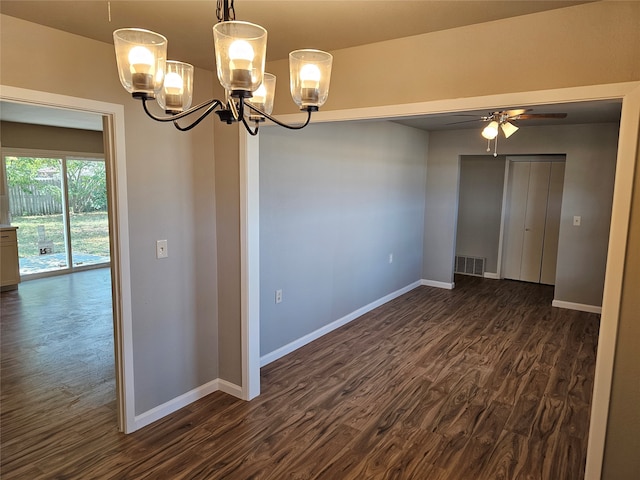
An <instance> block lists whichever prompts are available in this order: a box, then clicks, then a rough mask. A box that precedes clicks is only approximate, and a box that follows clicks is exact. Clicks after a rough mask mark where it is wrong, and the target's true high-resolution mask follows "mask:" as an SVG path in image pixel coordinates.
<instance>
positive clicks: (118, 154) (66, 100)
mask: <svg viewBox="0 0 640 480" xmlns="http://www.w3.org/2000/svg"><path fill="white" fill-rule="evenodd" d="M0 99H2V100H4V101H9V102H16V103H26V104H34V105H41V106H44V107H53V108H62V109H66V110H79V111H84V112H90V113H96V114H100V115H103V116H104V117H106V119H107V121H106V122H105V123H104V124H105V125H108V127H109V128H108V129H107V131H105V132H104V134H105V135H107V134H109V135H110V136H111V138H110V139H109V140H110V145H111V146H112V148H113V155H110V156H109V157H108V158H107V157H105V161H107V162H110V164H109V168H110V172H111V179H110V181H109V189H110V193H111V194H112V195H111V197H110V200H112V201H111V205H110V206H109V209H110V214H111V215H110V216H112V218H113V225H112V227H113V231H112V232H111V233H110V235H111V238H112V251H111V256H112V261H111V265H112V274H111V275H112V284H113V285H112V290H113V299H114V300H113V301H114V309H113V310H114V312H113V314H114V319H113V323H114V345H115V364H116V383H117V386H116V393H117V397H118V398H117V405H118V428H119V430H121V431H123V432H125V433H129V432H132V431H134V430H135V429H136V426H135V410H134V406H135V403H134V383H133V342H132V337H133V334H132V322H131V276H130V262H129V218H128V208H127V172H126V156H125V138H124V131H125V130H124V107H123V106H122V105H118V104H114V103H105V102H99V101H96V100H88V99H86V98H77V97H70V96H67V95H58V94H54V93H48V92H40V91H36V90H28V89H24V88H18V87H11V86H5V85H2V86H0ZM105 154H107V152H105Z"/></svg>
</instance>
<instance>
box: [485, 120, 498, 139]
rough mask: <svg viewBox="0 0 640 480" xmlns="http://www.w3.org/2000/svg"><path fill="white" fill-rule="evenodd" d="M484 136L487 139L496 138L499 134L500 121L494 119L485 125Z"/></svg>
mask: <svg viewBox="0 0 640 480" xmlns="http://www.w3.org/2000/svg"><path fill="white" fill-rule="evenodd" d="M482 136H483V137H484V138H486V139H487V140H493V139H494V138H496V137H497V136H498V122H496V121H495V120H494V121H492V122H490V123H489V125H487V126H486V127H484V130H482Z"/></svg>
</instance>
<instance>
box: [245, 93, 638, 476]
mask: <svg viewBox="0 0 640 480" xmlns="http://www.w3.org/2000/svg"><path fill="white" fill-rule="evenodd" d="M594 100H621V101H622V115H621V118H620V133H619V137H618V153H617V158H616V174H615V183H614V195H613V207H612V215H611V227H610V230H609V251H608V253H607V267H606V274H605V284H604V294H603V301H602V316H601V324H600V330H599V338H598V352H597V356H596V371H595V378H594V388H593V398H592V403H591V415H590V419H591V421H590V423H589V438H588V446H587V461H586V469H585V479H587V480H597V479H600V477H601V472H602V464H603V460H604V448H605V440H606V433H607V422H608V415H609V403H610V400H611V386H612V381H613V366H614V359H615V349H616V339H617V334H618V322H619V314H620V302H621V297H622V279H623V273H624V266H625V257H626V251H627V233H628V230H629V218H630V214H631V197H632V193H633V178H634V172H635V164H636V155H637V149H638V138H639V124H640V81H635V82H626V83H614V84H605V85H590V86H581V87H569V88H560V89H552V90H538V91H529V92H517V93H506V94H498V95H488V96H482V97H469V98H456V99H447V100H434V101H430V102H418V103H409V104H402V105H385V106H380V107H364V108H353V109H345V110H331V111H322V112H318V113H317V114H316V115H314V123H319V122H340V121H349V120H371V119H389V120H390V119H394V118H401V117H407V116H415V115H428V114H437V113H455V112H464V111H468V110H491V109H496V108H501V107H509V106H513V105H531V106H535V105H552V104H558V103H568V102H586V101H594ZM299 117H300V116H299V114H291V115H283V116H282V118H281V119H282V120H283V121H285V122H294V123H295V122H297V121H299ZM267 128H269V127H267ZM256 142H257V141H255V140H251V139H250V138H249V136H248V135H247V136H244V135H242V134H241V135H240V155H239V162H240V179H239V180H240V192H241V195H240V197H241V199H240V217H241V245H240V257H241V265H242V275H241V291H242V297H241V302H242V312H243V313H242V317H241V331H242V337H241V343H242V365H243V375H242V389H243V396H244V398H247V399H250V398H253V397H255V396H257V395H259V394H260V382H259V379H260V343H259V341H256V337H257V338H258V339H259V332H260V313H259V309H256V303H258V304H259V298H260V282H259V276H260V267H259V259H260V242H259V238H256V235H259V230H260V228H259V211H258V203H259V202H257V201H256V197H257V195H258V193H257V192H254V191H252V190H251V189H250V188H249V186H250V185H251V184H253V183H255V179H256V178H258V170H257V169H258V165H259V149H258V148H256ZM454 256H455V245H454V246H452V249H451V264H452V265H453V261H454V259H453V257H454Z"/></svg>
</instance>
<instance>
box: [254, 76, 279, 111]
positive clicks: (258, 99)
mask: <svg viewBox="0 0 640 480" xmlns="http://www.w3.org/2000/svg"><path fill="white" fill-rule="evenodd" d="M275 96H276V76H275V75H273V74H271V73H265V74H264V75H263V77H262V84H261V85H260V86H259V87H258V89H257V90H256V91H255V92H253V97H252V98H251V100H250V102H251V104H252V105H253V106H255V107H256V108H258V109H260V110H262V111H263V112H264V113H266V114H267V115H271V112H273V100H274V98H275Z"/></svg>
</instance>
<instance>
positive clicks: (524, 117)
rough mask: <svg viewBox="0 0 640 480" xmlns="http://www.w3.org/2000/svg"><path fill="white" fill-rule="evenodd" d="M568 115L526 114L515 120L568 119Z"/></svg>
mask: <svg viewBox="0 0 640 480" xmlns="http://www.w3.org/2000/svg"><path fill="white" fill-rule="evenodd" d="M566 117H567V114H566V113H526V114H524V115H518V116H517V117H516V118H514V120H532V119H534V118H566Z"/></svg>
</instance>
